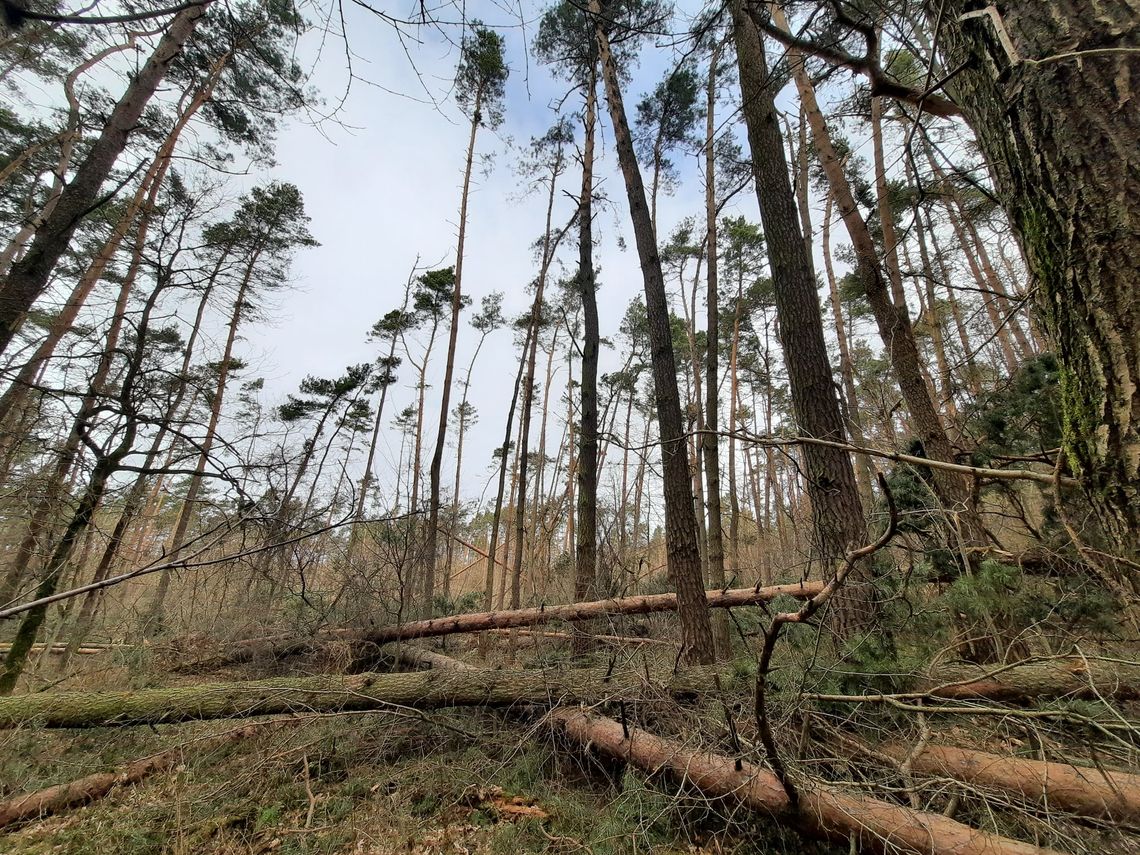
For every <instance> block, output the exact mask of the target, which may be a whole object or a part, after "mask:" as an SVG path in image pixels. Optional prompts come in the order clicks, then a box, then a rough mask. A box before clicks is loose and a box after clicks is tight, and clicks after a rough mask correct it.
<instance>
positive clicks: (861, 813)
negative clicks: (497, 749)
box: [549, 710, 1052, 855]
mask: <svg viewBox="0 0 1140 855" xmlns="http://www.w3.org/2000/svg"><path fill="white" fill-rule="evenodd" d="M549 718H550V721H551V722H552V723H553V724H554V725H555V726H556V727H557V728H558V729H559V730H560V731H562V732H563V733H565V734H566V735H567V736H569V737H570V738H571V739H572V740H573V741H574V742H576V743H578V744H579V745H582V746H588V747H590V748H592V749H593V750H595V751H598V752H600V753H602V754H604V755H606V756H608V757H610V758H612V759H615V760H619V761H622V762H628V763H632V764H633V765H634V766H637V767H638V768H640V769H642V770H643V771H645V772H648V773H649V774H658V773H662V772H664V773H667V774H669V775H670V776H672V777H673V778H675V779H680V780H683V781H685V782H686V783H687V784H689V785H691V786H693V787H695V788H696V789H698V790H700V791H701V792H702V793H704V794H705V795H708V796H715V797H719V798H727V799H732V800H734V801H736V802H739V803H740V804H743V805H745V806H746V807H748V808H751V809H752V810H755V811H759V812H761V813H764V814H768V815H770V816H773V817H774V818H775V819H777V820H779V821H783V822H787V823H789V824H791V825H794V826H795V827H796V828H797V829H799V830H801V831H803V832H805V833H807V834H810V835H811V836H813V837H822V838H825V839H829V840H833V841H836V842H838V843H847V842H848V841H851V840H852V839H854V841H855V842H856V843H857V844H858V846H859V848H860V850H861V851H873V852H891V853H894V852H910V853H916V855H1046V853H1050V852H1051V851H1052V850H1048V849H1043V848H1041V847H1038V846H1034V845H1032V844H1029V843H1022V842H1020V841H1017V840H1010V839H1009V838H1006V837H1001V836H999V835H996V834H990V833H988V832H985V831H979V830H978V829H975V828H971V827H969V826H967V825H963V824H962V823H960V822H955V821H954V820H952V819H948V818H947V817H944V816H942V815H941V814H937V813H927V812H925V811H916V810H912V809H910V808H906V807H902V806H901V805H894V804H890V803H888V802H883V801H879V800H877V799H872V798H868V797H866V796H860V795H847V794H844V793H840V792H838V791H836V790H833V789H831V788H829V787H816V788H813V789H809V788H807V787H802V788H801V792H800V798H799V804H798V806H793V805H792V804H791V802H790V801H789V799H788V795H787V793H786V792H785V791H784V788H783V787H782V786H781V785H780V782H779V780H778V779H777V778H776V776H775V775H774V774H772V773H771V772H768V771H765V770H762V769H759V768H757V767H754V766H751V765H749V764H747V763H742V764H740V768H739V769H738V768H737V764H736V762H735V761H734V760H733V759H732V758H731V757H722V756H719V755H715V754H707V753H704V752H700V751H694V750H691V749H688V748H685V747H684V746H682V745H680V744H679V743H676V742H671V741H669V740H665V739H661V738H659V737H657V736H654V735H653V734H651V733H649V732H648V731H645V730H641V729H640V728H637V727H632V726H624V727H623V725H622V724H621V723H620V722H617V721H614V720H613V719H611V718H606V717H604V716H599V715H594V714H591V713H588V712H585V711H583V710H554V711H553V712H551V713H550V716H549ZM627 734H628V735H627ZM852 848H853V849H854V848H855V847H854V846H852Z"/></svg>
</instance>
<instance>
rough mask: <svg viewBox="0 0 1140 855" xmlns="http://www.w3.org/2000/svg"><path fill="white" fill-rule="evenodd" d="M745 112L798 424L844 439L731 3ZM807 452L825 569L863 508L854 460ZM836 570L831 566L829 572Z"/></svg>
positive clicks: (773, 148)
mask: <svg viewBox="0 0 1140 855" xmlns="http://www.w3.org/2000/svg"><path fill="white" fill-rule="evenodd" d="M732 8H733V17H734V21H735V25H736V26H735V35H736V54H737V62H738V65H739V69H740V82H741V91H742V94H743V98H744V104H743V109H742V112H743V114H744V119H745V123H746V124H747V126H748V142H749V147H750V148H751V150H752V170H753V173H754V175H755V177H756V196H757V199H758V200H759V202H760V213H761V220H762V222H763V225H764V235H765V237H766V239H767V246H768V258H769V263H770V265H771V268H772V280H773V282H774V283H775V294H776V312H777V316H778V317H779V333H780V342H781V344H782V345H783V351H784V359H785V362H786V364H787V368H788V380H789V384H790V386H791V391H792V404H793V407H794V409H795V415H796V423H797V424H798V425H799V429H800V430H801V431H802V432H804V433H805V434H806V435H808V436H813V437H819V438H826V439H832V440H838V441H840V442H842V441H844V439H845V438H846V431H845V430H844V426H843V416H842V413H841V412H840V409H839V398H838V395H837V394H836V389H835V383H834V381H833V380H832V376H831V363H830V360H829V358H828V355H827V345H826V343H825V342H824V338H823V322H822V320H821V317H820V314H821V308H820V302H819V295H818V293H817V292H816V282H815V275H814V273H813V272H812V265H811V260H810V258H809V256H808V253H807V250H806V247H805V245H804V238H803V235H802V234H801V233H800V228H799V217H798V213H797V207H796V200H795V193H794V190H793V189H792V185H791V182H790V181H789V179H788V164H787V160H786V157H785V155H784V146H783V143H782V141H781V136H780V126H779V120H778V117H777V112H776V104H775V96H776V93H775V91H774V87H773V86H772V85H770V81H769V80H768V63H767V59H766V57H765V55H764V45H763V41H762V40H761V39H760V35H759V32H758V31H757V29H756V27H755V25H754V23H753V22H752V19H751V18H750V17H749V15H748V13H747V12H746V11H745V8H744V5H743V3H742V2H739V0H738V2H735V3H734V4H733V7H732ZM820 451H821V449H805V451H804V462H805V463H806V465H807V472H806V473H805V475H806V480H807V489H808V494H809V497H810V500H811V508H812V515H813V518H814V530H815V536H816V538H817V549H818V552H819V555H820V557H821V558H822V559H823V561H824V562H825V566H828V565H829V564H830V563H831V562H832V561H834V560H835V559H838V558H840V557H842V556H843V555H845V554H846V553H847V551H848V550H849V549H851V548H852V547H853V546H855V545H857V544H858V543H860V542H861V540H862V538H863V530H864V525H863V507H862V502H861V501H860V499H859V489H858V486H857V484H856V481H855V472H854V469H853V468H852V465H851V459H850V457H848V456H847V454H845V453H843V452H842V451H839V450H838V449H830V450H829V451H828V452H827V453H820ZM827 572H831V571H827ZM865 593H866V592H865V590H864V589H862V588H861V586H859V585H853V586H851V587H850V588H848V589H846V590H845V591H844V592H843V595H842V596H841V597H839V598H837V600H836V609H835V610H834V615H835V622H834V626H835V628H836V630H837V632H839V633H840V634H841V635H849V634H852V633H854V632H858V631H861V630H863V629H865V628H866V627H867V626H869V625H870V622H871V621H872V618H873V609H872V607H871V605H870V602H869V599H868V598H867V597H861V596H860V595H861V594H865Z"/></svg>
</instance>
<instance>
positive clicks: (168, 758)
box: [0, 727, 254, 828]
mask: <svg viewBox="0 0 1140 855" xmlns="http://www.w3.org/2000/svg"><path fill="white" fill-rule="evenodd" d="M253 732H254V728H251V727H245V728H240V729H237V730H232V731H230V732H229V733H225V734H222V735H221V736H219V737H217V738H216V739H212V740H210V742H211V743H213V744H218V743H227V742H238V741H240V740H242V739H245V738H246V737H248V736H250V735H251V734H252V733H253ZM185 750H186V746H184V745H179V746H176V747H174V748H170V749H167V750H166V751H161V752H159V753H158V754H152V755H151V756H150V757H144V758H142V759H141V760H135V761H134V762H133V763H128V764H127V765H126V766H123V767H121V768H119V769H117V770H115V771H113V772H95V773H94V774H91V775H85V776H84V777H82V778H79V779H77V780H74V781H68V782H67V783H66V784H57V785H56V786H54V787H45V788H44V789H42V790H37V791H36V792H34V793H28V794H27V795H23V796H16V797H15V798H11V799H8V800H7V801H4V802H0V828H3V827H5V826H8V825H12V824H13V823H17V822H23V821H25V820H29V819H38V818H39V817H41V816H47V815H48V814H53V813H58V812H59V811H62V810H65V809H66V808H69V807H76V806H78V805H83V804H87V803H88V802H93V801H95V800H96V799H101V798H103V796H105V795H107V794H108V793H110V792H111V790H113V789H114V788H115V787H128V786H130V785H132V784H137V783H139V782H140V781H142V780H144V779H146V778H149V777H150V776H151V775H156V774H158V773H159V772H165V771H166V770H167V769H170V768H173V767H174V766H176V765H177V764H178V763H179V762H181V760H182V758H183V756H184V752H185Z"/></svg>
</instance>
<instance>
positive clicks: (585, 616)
mask: <svg viewBox="0 0 1140 855" xmlns="http://www.w3.org/2000/svg"><path fill="white" fill-rule="evenodd" d="M822 590H823V583H822V582H798V583H794V584H790V585H769V586H767V587H759V586H757V587H753V588H733V589H730V590H726V591H706V592H705V595H706V596H707V597H708V603H709V607H710V608H714V609H730V608H736V607H738V606H754V605H758V604H759V603H766V602H769V601H771V600H774V599H775V598H776V597H780V596H789V597H797V598H806V597H813V596H815V595H816V594H818V593H819V592H820V591H822ZM676 609H677V595H676V594H674V593H668V594H652V595H648V596H641V597H620V598H616V599H609V600H594V601H592V602H584V603H567V604H563V605H553V606H538V607H536V608H530V609H512V610H506V611H495V612H472V613H469V614H459V615H448V616H446V617H439V618H432V619H430V620H420V621H412V622H411V623H405V624H395V625H393V626H385V627H380V628H379V629H374V630H372V631H368V632H361V631H359V630H353V629H333V630H326V631H325V632H322V633H318V634H317V635H315V636H313V637H312V638H308V639H294V640H287V641H280V640H276V639H274V640H264V639H262V640H256V641H250V642H238V643H236V644H235V645H234V646H233V647H231V648H230V649H229V650H226V651H224V652H222V653H219V654H217V655H214V656H206V657H201V658H199V659H195V660H192V661H190V662H182V663H178V664H175V665H174V666H173V667H172V668H171V670H172V671H173V672H174V673H200V672H203V671H210V670H216V669H218V668H224V667H227V666H229V665H237V664H240V663H242V662H249V661H252V660H254V659H281V658H284V657H287V656H294V655H299V654H305V653H310V652H312V651H314V650H316V649H317V648H318V647H319V646H320V645H321V644H322V643H327V642H332V641H345V640H348V641H353V640H355V641H358V642H362V643H371V644H378V645H379V644H387V643H389V642H392V641H401V640H405V641H406V640H411V639H417V638H431V637H434V636H441V635H453V634H456V633H464V632H486V631H487V630H495V629H515V628H521V627H528V626H539V625H541V624H548V623H555V622H557V621H571V622H573V621H585V620H594V619H596V618H602V617H607V616H610V615H644V614H652V613H655V612H669V611H676Z"/></svg>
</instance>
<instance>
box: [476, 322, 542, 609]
mask: <svg viewBox="0 0 1140 855" xmlns="http://www.w3.org/2000/svg"><path fill="white" fill-rule="evenodd" d="M534 332H535V331H534V329H533V328H532V327H531V326H528V327H527V334H526V339H525V340H524V342H523V353H524V354H525V353H526V352H527V350H528V349H529V347H530V339H531V336H532V335H534ZM525 367H526V359H520V360H519V370H518V373H516V374H515V390H514V393H513V394H512V395H511V406H510V409H508V410H507V426H506V430H505V432H504V434H503V445H502V448H501V451H502V456H501V457H500V458H499V489H498V492H497V493H496V494H495V510H494V513H493V514H492V515H491V536H490V541H489V543H488V545H487V573H486V576H485V579H484V584H483V591H484V597H485V602H484V605H485V606H486V608H488V609H490V608H491V607H492V602H493V601H494V600H493V598H494V595H495V551H496V549H497V548H498V544H499V520H500V519H501V517H502V513H503V494H504V492H505V490H506V482H507V461H508V460H509V459H510V449H511V435H512V433H513V431H512V426H513V425H514V419H515V407H516V405H517V404H518V400H519V386H520V385H521V384H522V378H523V372H524V370H525Z"/></svg>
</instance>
